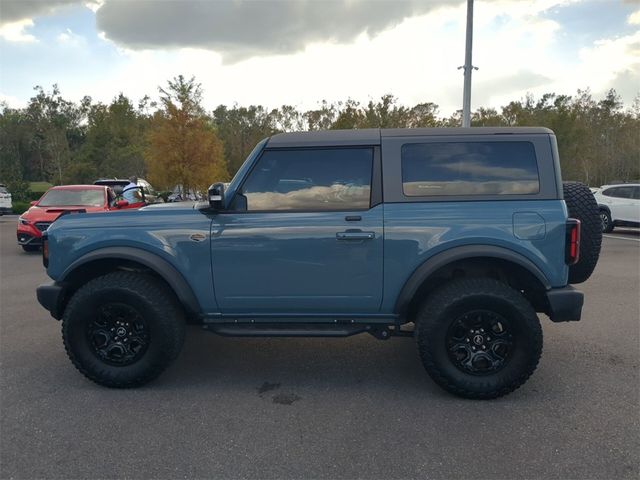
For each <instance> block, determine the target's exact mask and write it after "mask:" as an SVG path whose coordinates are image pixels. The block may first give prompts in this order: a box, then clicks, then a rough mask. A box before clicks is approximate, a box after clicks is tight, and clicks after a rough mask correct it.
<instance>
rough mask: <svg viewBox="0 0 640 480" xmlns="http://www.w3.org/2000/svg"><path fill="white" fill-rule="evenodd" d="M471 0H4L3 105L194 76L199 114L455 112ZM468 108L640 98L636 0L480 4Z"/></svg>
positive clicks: (134, 89) (133, 90)
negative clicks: (579, 96) (243, 109)
mask: <svg viewBox="0 0 640 480" xmlns="http://www.w3.org/2000/svg"><path fill="white" fill-rule="evenodd" d="M465 15H466V1H464V0H406V1H403V0H297V1H278V0H254V1H250V0H228V1H225V0H218V1H204V0H157V1H149V0H17V1H16V0H0V99H2V100H4V101H5V102H7V103H8V104H9V105H11V106H16V107H18V106H22V105H24V104H25V103H26V102H27V101H28V99H29V98H30V97H31V96H32V95H33V87H34V86H35V85H42V86H44V87H45V88H46V89H49V88H50V86H51V85H52V84H54V83H57V84H58V85H59V87H60V89H61V90H62V93H63V95H65V96H66V97H67V98H71V99H74V100H77V99H79V98H81V97H82V96H83V95H90V96H91V97H93V98H94V99H96V100H100V101H104V102H108V101H110V100H111V99H112V98H113V97H114V96H115V95H117V94H118V93H119V92H124V93H125V94H126V95H128V96H129V97H131V98H133V99H134V100H138V99H139V98H141V97H142V96H144V95H145V94H148V95H150V96H152V97H154V96H156V95H157V87H158V85H162V84H164V83H165V82H166V80H167V79H169V78H172V77H173V76H175V75H178V74H184V75H186V76H191V75H195V76H196V78H197V80H198V81H199V82H201V83H202V85H203V88H204V93H205V95H204V100H205V107H206V108H207V109H213V108H215V107H216V106H217V105H219V104H221V103H224V104H228V105H230V104H233V103H238V104H240V105H248V104H256V103H259V104H262V105H266V106H268V107H276V106H279V105H283V104H292V105H296V106H299V107H302V108H313V107H315V106H317V104H318V101H319V100H322V99H326V100H328V101H336V100H344V99H346V98H348V97H351V98H354V99H356V100H359V101H365V102H366V101H367V100H369V99H371V98H378V97H380V96H381V95H383V94H385V93H391V94H393V95H395V96H396V97H398V98H399V100H400V102H401V103H404V104H407V105H413V104H415V103H419V102H427V101H430V102H435V103H437V104H439V105H440V112H441V114H443V115H449V114H450V113H452V112H453V111H454V110H456V109H457V108H460V104H461V99H462V73H461V71H459V70H457V67H458V66H460V65H461V64H463V63H464V31H465ZM473 63H474V65H476V66H478V67H479V70H478V71H476V72H474V77H473V78H474V81H473V96H472V106H473V107H477V106H493V107H499V106H500V105H503V104H505V103H506V102H507V101H508V100H511V99H516V98H521V97H523V96H524V95H525V94H526V93H527V92H531V93H533V94H534V95H539V94H541V93H544V92H550V91H552V92H556V93H568V94H573V93H575V91H576V89H578V88H582V89H584V88H590V89H591V91H592V92H593V93H594V94H595V95H598V96H599V95H601V94H602V93H603V92H605V91H606V90H608V89H609V88H615V89H616V90H617V91H618V92H619V93H620V94H621V95H622V97H623V99H624V101H625V103H626V104H627V105H630V104H631V103H632V101H633V99H634V97H635V96H636V95H637V94H638V93H639V92H640V0H476V1H475V31H474V61H473Z"/></svg>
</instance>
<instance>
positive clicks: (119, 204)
mask: <svg viewBox="0 0 640 480" xmlns="http://www.w3.org/2000/svg"><path fill="white" fill-rule="evenodd" d="M127 205H129V202H127V201H126V200H118V201H117V202H116V208H123V207H126V206H127Z"/></svg>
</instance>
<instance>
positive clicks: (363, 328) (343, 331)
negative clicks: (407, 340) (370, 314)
mask: <svg viewBox="0 0 640 480" xmlns="http://www.w3.org/2000/svg"><path fill="white" fill-rule="evenodd" d="M203 328H204V329H205V330H208V331H210V332H213V333H217V334H218V335H222V336H225V337H350V336H351V335H357V334H359V333H369V334H371V335H373V336H374V337H376V338H378V339H380V340H387V339H389V338H391V337H393V336H402V337H412V336H413V332H412V331H408V330H400V329H396V328H395V327H394V328H389V327H387V326H384V325H340V324H338V325H336V324H324V323H323V324H318V323H316V324H313V323H312V324H309V323H303V324H291V323H285V324H269V323H264V324H258V325H256V324H250V325H247V324H236V323H233V324H229V323H209V324H205V325H203Z"/></svg>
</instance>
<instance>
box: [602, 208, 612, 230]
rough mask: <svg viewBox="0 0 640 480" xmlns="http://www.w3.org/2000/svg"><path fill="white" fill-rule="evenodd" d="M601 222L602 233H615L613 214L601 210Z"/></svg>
mask: <svg viewBox="0 0 640 480" xmlns="http://www.w3.org/2000/svg"><path fill="white" fill-rule="evenodd" d="M600 221H601V222H602V233H611V232H613V227H614V225H613V219H612V218H611V214H610V213H609V212H608V211H607V210H605V209H604V208H602V209H600Z"/></svg>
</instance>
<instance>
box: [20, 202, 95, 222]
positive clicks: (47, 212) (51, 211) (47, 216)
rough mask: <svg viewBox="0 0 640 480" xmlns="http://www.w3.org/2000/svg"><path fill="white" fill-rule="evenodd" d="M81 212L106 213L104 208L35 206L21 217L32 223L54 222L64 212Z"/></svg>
mask: <svg viewBox="0 0 640 480" xmlns="http://www.w3.org/2000/svg"><path fill="white" fill-rule="evenodd" d="M81 210H84V211H86V212H101V211H104V208H102V207H93V206H88V207H82V206H69V207H56V206H51V207H40V206H38V205H33V206H32V207H31V208H29V210H27V211H26V212H25V213H23V214H22V215H21V217H22V218H24V219H25V220H29V221H31V222H52V221H54V220H55V219H56V218H58V217H59V216H60V214H61V213H63V212H79V211H81Z"/></svg>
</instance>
